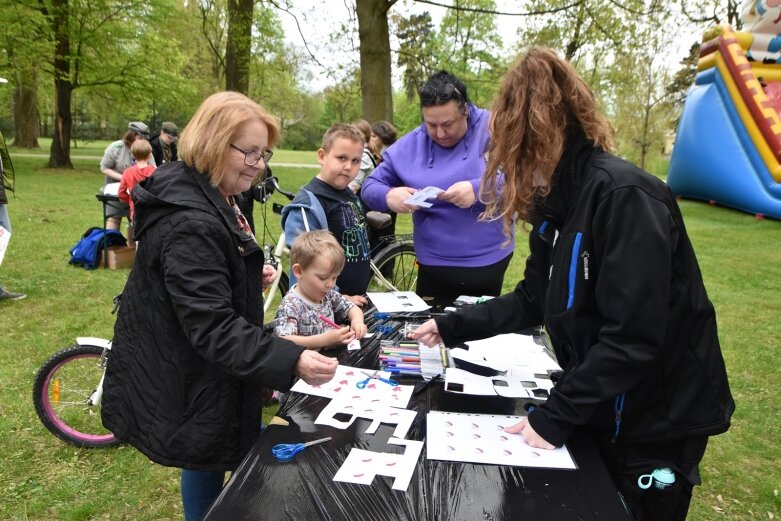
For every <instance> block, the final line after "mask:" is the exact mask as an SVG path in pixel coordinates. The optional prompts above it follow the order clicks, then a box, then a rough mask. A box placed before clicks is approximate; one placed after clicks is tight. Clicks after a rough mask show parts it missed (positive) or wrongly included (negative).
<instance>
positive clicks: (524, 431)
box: [504, 418, 556, 450]
mask: <svg viewBox="0 0 781 521" xmlns="http://www.w3.org/2000/svg"><path fill="white" fill-rule="evenodd" d="M504 432H509V433H510V434H519V433H520V435H521V437H522V438H523V441H525V442H526V444H527V445H529V446H530V447H536V448H538V449H547V450H552V449H555V448H556V447H555V446H554V445H551V444H550V443H548V442H547V441H546V440H545V438H543V437H542V436H540V435H539V434H537V432H535V430H534V429H532V426H531V424H530V423H529V419H528V418H524V419H522V420H521V421H520V422H518V423H516V424H515V425H513V426H511V427H507V428H506V429H504Z"/></svg>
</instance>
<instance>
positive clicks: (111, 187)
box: [103, 183, 119, 195]
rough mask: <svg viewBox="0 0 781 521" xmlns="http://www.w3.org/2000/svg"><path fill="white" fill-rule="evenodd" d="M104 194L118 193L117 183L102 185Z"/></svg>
mask: <svg viewBox="0 0 781 521" xmlns="http://www.w3.org/2000/svg"><path fill="white" fill-rule="evenodd" d="M103 193H104V194H105V195H119V183H107V184H106V185H105V186H104V187H103Z"/></svg>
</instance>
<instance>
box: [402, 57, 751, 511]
mask: <svg viewBox="0 0 781 521" xmlns="http://www.w3.org/2000/svg"><path fill="white" fill-rule="evenodd" d="M490 128H491V136H492V137H491V146H490V149H489V160H488V167H487V173H486V177H485V179H484V180H483V183H482V185H481V192H480V193H481V197H482V198H483V200H485V201H486V211H485V215H484V217H485V218H500V219H502V220H503V222H504V228H505V233H506V234H507V236H508V237H509V236H510V231H509V230H510V227H511V226H512V219H513V218H514V217H515V216H516V215H517V216H518V218H519V219H520V220H523V221H524V222H526V223H528V224H530V225H531V226H532V229H531V233H530V237H529V245H530V250H531V254H530V256H529V257H528V259H527V262H526V271H525V274H524V280H523V281H521V282H520V283H519V284H518V286H517V287H516V289H515V291H513V292H512V293H509V294H507V295H503V296H501V297H498V298H495V299H493V300H490V301H488V302H487V303H485V304H479V305H477V306H475V307H473V308H472V309H469V310H466V311H464V312H461V313H454V314H451V315H448V316H444V317H440V318H437V319H436V321H434V320H432V321H429V322H426V323H425V324H423V325H422V326H421V327H420V328H419V329H417V330H416V331H415V332H414V333H413V335H412V336H414V337H415V338H418V339H420V340H421V341H423V342H425V343H430V344H433V343H436V342H438V341H444V342H445V344H446V345H453V344H455V343H458V342H461V341H464V340H469V339H474V338H483V337H488V336H491V335H495V334H499V333H508V332H515V331H521V330H523V329H526V328H529V327H532V326H538V325H544V326H545V330H546V332H547V333H548V335H549V337H550V340H551V343H552V345H553V348H554V350H555V352H556V357H557V359H558V361H559V364H560V365H561V367H562V368H563V374H562V376H561V377H560V378H559V380H558V381H557V383H556V386H555V387H554V389H553V390H552V392H551V394H550V397H549V398H548V400H547V401H546V402H545V403H544V404H542V405H540V406H539V407H537V408H535V409H534V410H533V411H532V412H530V413H529V415H528V417H527V418H525V419H524V420H522V421H521V422H520V423H518V424H517V425H514V426H512V427H508V428H507V429H506V430H507V431H508V432H513V433H520V435H521V436H523V438H524V440H525V441H526V442H527V443H528V444H529V445H531V446H533V447H540V448H553V447H554V446H561V445H562V444H563V443H564V442H565V441H566V440H567V438H568V437H569V436H570V435H571V434H572V433H573V431H575V429H576V428H580V429H579V430H578V431H577V432H578V433H583V432H590V433H592V434H593V435H594V436H595V438H596V440H597V442H598V444H599V445H600V447H601V449H602V452H603V454H604V457H605V460H606V462H607V464H608V469H609V470H610V472H611V473H612V475H613V478H614V480H615V482H616V485H617V486H618V489H619V490H620V491H621V493H622V494H623V496H624V499H625V500H626V503H627V505H628V506H629V508H630V509H631V511H632V513H633V515H634V517H635V519H636V520H638V521H650V520H654V521H666V520H683V519H685V518H686V514H687V512H688V508H689V502H690V499H691V492H692V487H693V486H694V485H696V484H699V483H700V476H699V470H698V464H699V462H700V460H701V459H702V456H703V454H704V452H705V447H706V445H707V441H708V437H709V436H712V435H715V434H719V433H722V432H725V431H726V430H727V429H728V428H729V425H730V417H731V416H732V413H733V411H734V409H735V403H734V401H733V400H732V396H731V394H730V389H729V383H728V381H727V373H726V369H725V366H724V360H723V358H722V355H721V349H720V346H719V340H718V336H717V332H716V315H715V312H714V309H713V305H712V304H711V302H710V300H708V296H707V294H706V292H705V287H704V285H703V281H702V275H701V273H700V269H699V266H698V264H697V259H696V257H695V254H694V250H693V249H692V245H691V243H690V241H689V237H688V236H687V234H686V228H685V226H684V223H683V218H682V217H681V213H680V210H679V209H678V205H677V203H676V201H675V197H674V196H673V195H672V193H671V192H670V190H669V188H668V187H667V186H666V185H665V184H664V182H662V181H660V180H659V179H657V178H655V177H653V176H651V175H648V174H646V173H645V172H643V171H641V170H640V169H639V168H637V167H635V166H634V165H632V164H630V163H627V162H626V161H623V160H622V159H619V158H618V157H615V156H613V155H612V154H610V153H609V152H608V151H609V150H610V149H611V148H612V145H613V132H612V129H611V128H610V124H609V123H608V121H607V119H606V118H605V117H604V116H603V115H602V114H600V113H599V112H598V110H597V108H596V101H595V99H594V96H593V94H592V93H591V91H590V90H589V88H588V86H586V84H585V83H584V82H583V80H581V79H580V77H579V76H578V74H577V72H576V71H575V69H574V68H573V67H572V65H571V64H570V63H568V62H567V61H565V60H563V59H561V58H559V57H558V56H557V55H556V54H555V53H554V52H553V51H550V50H548V49H541V48H534V49H531V50H530V51H529V52H528V53H527V54H526V55H525V56H523V57H522V58H521V60H520V61H519V62H518V63H516V64H515V65H514V66H513V67H512V68H511V69H510V70H509V71H508V73H507V75H506V77H505V79H504V81H503V83H502V86H501V87H500V90H499V93H498V95H497V99H496V100H495V102H494V107H493V111H492V118H491V125H490ZM497 172H503V174H501V173H497ZM500 187H501V190H500V189H499V188H500ZM662 468H669V469H671V470H672V471H673V472H674V474H675V483H674V484H673V485H672V486H671V487H669V488H666V489H664V490H660V489H657V488H655V487H651V488H649V489H647V490H645V489H642V488H640V487H639V486H638V478H639V477H640V476H641V475H646V474H651V473H652V472H653V471H654V470H656V469H662Z"/></svg>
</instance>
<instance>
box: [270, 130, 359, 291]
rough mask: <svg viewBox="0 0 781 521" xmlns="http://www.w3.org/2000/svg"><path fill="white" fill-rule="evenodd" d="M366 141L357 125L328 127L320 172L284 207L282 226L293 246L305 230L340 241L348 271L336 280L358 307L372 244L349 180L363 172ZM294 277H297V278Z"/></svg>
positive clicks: (320, 156)
mask: <svg viewBox="0 0 781 521" xmlns="http://www.w3.org/2000/svg"><path fill="white" fill-rule="evenodd" d="M363 145H364V139H363V136H362V135H361V133H360V132H359V131H358V130H357V129H356V128H355V127H353V126H352V125H346V124H344V123H339V124H336V125H334V126H332V127H331V128H329V129H328V131H327V132H326V133H325V135H324V136H323V143H322V146H321V147H320V149H319V150H318V151H317V160H318V162H319V163H320V173H318V174H317V176H315V177H314V178H313V179H312V180H311V181H310V182H309V183H307V184H306V185H304V186H303V187H302V188H301V190H299V192H298V194H296V197H295V199H293V202H292V203H291V204H289V205H287V206H285V208H284V210H282V227H283V229H284V230H285V240H286V241H287V244H288V246H290V245H291V244H292V242H293V240H294V239H295V238H296V237H297V236H298V235H299V234H301V233H302V232H305V231H310V230H330V231H331V233H332V234H333V236H334V237H335V238H336V240H337V241H338V242H339V243H340V244H341V246H342V250H343V251H344V255H345V259H346V262H345V266H344V270H342V273H341V274H339V277H338V279H337V281H336V283H337V286H338V289H339V291H340V292H341V293H342V294H343V295H345V296H346V298H348V299H349V300H351V301H352V302H353V303H354V304H357V305H359V306H364V305H365V304H366V298H365V297H364V296H363V294H364V293H366V289H367V288H368V286H369V279H370V278H371V267H370V262H371V249H370V247H369V237H368V234H367V230H366V210H365V208H364V206H363V203H362V202H361V200H360V199H359V198H358V196H357V195H355V193H354V192H353V191H352V190H351V189H350V188H349V184H350V182H352V181H353V179H355V177H356V176H357V175H358V171H359V169H360V166H361V157H362V156H363ZM293 275H294V276H295V273H293ZM290 282H291V283H292V282H293V279H292V278H291V281H290Z"/></svg>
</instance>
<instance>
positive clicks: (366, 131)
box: [350, 119, 379, 194]
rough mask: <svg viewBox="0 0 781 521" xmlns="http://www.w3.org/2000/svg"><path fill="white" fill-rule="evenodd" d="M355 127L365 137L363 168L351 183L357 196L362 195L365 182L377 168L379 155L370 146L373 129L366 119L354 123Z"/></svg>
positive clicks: (351, 187) (351, 188)
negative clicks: (362, 185)
mask: <svg viewBox="0 0 781 521" xmlns="http://www.w3.org/2000/svg"><path fill="white" fill-rule="evenodd" d="M353 126H354V127H355V128H356V129H357V130H358V132H360V133H361V135H362V136H363V155H362V156H361V168H359V169H358V175H357V176H355V179H353V180H352V182H350V190H352V191H353V192H355V193H356V194H360V192H361V184H363V180H364V179H365V178H366V176H368V175H370V174H371V173H372V172H374V169H375V168H377V163H379V154H378V153H377V151H376V150H374V149H373V147H372V145H371V144H370V140H371V137H372V127H371V125H369V122H368V121H366V120H365V119H359V120H358V121H355V122H354V123H353Z"/></svg>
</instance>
